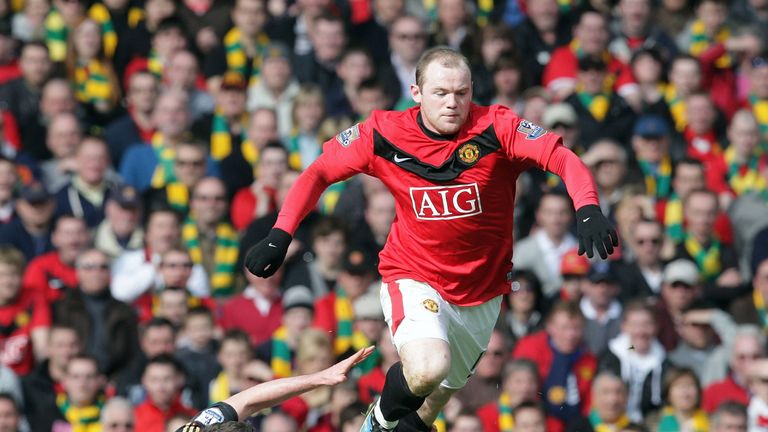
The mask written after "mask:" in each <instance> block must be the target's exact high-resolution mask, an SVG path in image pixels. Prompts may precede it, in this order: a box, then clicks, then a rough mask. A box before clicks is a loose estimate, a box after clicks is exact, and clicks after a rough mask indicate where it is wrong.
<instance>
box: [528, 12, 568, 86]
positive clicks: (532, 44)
mask: <svg viewBox="0 0 768 432" xmlns="http://www.w3.org/2000/svg"><path fill="white" fill-rule="evenodd" d="M525 9H526V12H527V13H526V15H527V16H526V18H525V19H524V20H523V22H522V23H520V25H518V26H517V27H515V46H516V47H517V48H518V52H520V53H528V54H527V55H526V56H525V58H524V60H523V61H524V65H525V74H524V75H525V76H526V77H528V78H530V79H531V85H541V77H542V76H543V75H544V70H545V67H546V65H547V63H548V62H549V60H550V58H551V57H552V53H553V52H554V51H555V49H557V48H559V47H561V46H563V45H566V44H567V43H568V42H569V41H570V39H571V32H570V19H569V16H568V15H567V14H562V13H560V10H559V8H558V4H557V2H556V1H552V0H543V1H536V0H526V1H525Z"/></svg>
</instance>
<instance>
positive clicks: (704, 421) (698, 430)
mask: <svg viewBox="0 0 768 432" xmlns="http://www.w3.org/2000/svg"><path fill="white" fill-rule="evenodd" d="M691 421H692V422H691V423H692V424H691V429H688V430H690V431H691V432H709V417H707V413H706V412H704V410H697V411H696V413H695V414H694V415H693V418H692V419H691ZM681 430H683V428H682V425H681V424H680V422H679V421H678V420H677V416H675V409H674V408H672V407H670V406H666V407H664V409H663V410H662V411H661V420H660V421H659V429H658V431H659V432H680V431H681Z"/></svg>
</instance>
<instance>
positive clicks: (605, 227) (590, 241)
mask: <svg viewBox="0 0 768 432" xmlns="http://www.w3.org/2000/svg"><path fill="white" fill-rule="evenodd" d="M576 235H577V237H578V238H579V255H584V252H586V253H587V257H589V258H592V257H593V256H595V253H594V251H593V250H592V249H593V247H594V249H596V250H597V253H598V254H599V255H600V258H602V259H606V258H608V255H610V254H612V253H613V248H614V247H618V246H619V236H618V234H616V229H615V228H614V227H613V225H611V223H610V222H608V219H607V218H606V217H605V216H603V212H602V211H600V207H598V206H596V205H593V204H590V205H585V206H584V207H582V208H580V209H578V210H577V211H576Z"/></svg>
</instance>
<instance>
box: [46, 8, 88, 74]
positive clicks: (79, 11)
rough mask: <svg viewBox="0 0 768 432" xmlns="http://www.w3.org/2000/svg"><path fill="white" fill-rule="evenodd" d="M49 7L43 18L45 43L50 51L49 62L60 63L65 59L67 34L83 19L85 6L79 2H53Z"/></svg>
mask: <svg viewBox="0 0 768 432" xmlns="http://www.w3.org/2000/svg"><path fill="white" fill-rule="evenodd" d="M72 3H74V4H72ZM51 6H52V7H51V10H50V12H48V16H47V17H46V18H45V30H46V31H45V43H46V44H47V45H48V49H49V50H50V56H51V61H53V62H56V63H61V62H64V61H65V60H66V58H67V48H68V47H67V41H68V40H69V32H70V31H71V30H73V29H74V28H75V27H76V26H77V24H78V23H79V22H80V21H81V20H82V19H83V18H85V5H83V4H80V2H76V3H75V2H69V1H66V0H53V1H52V2H51Z"/></svg>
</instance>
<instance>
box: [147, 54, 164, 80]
mask: <svg viewBox="0 0 768 432" xmlns="http://www.w3.org/2000/svg"><path fill="white" fill-rule="evenodd" d="M164 68H165V65H164V64H163V61H162V60H161V59H160V56H158V55H157V52H156V51H155V50H152V51H150V52H149V57H148V58H147V70H148V71H150V72H152V75H154V76H156V77H157V78H158V79H161V78H162V77H163V69H164Z"/></svg>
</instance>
